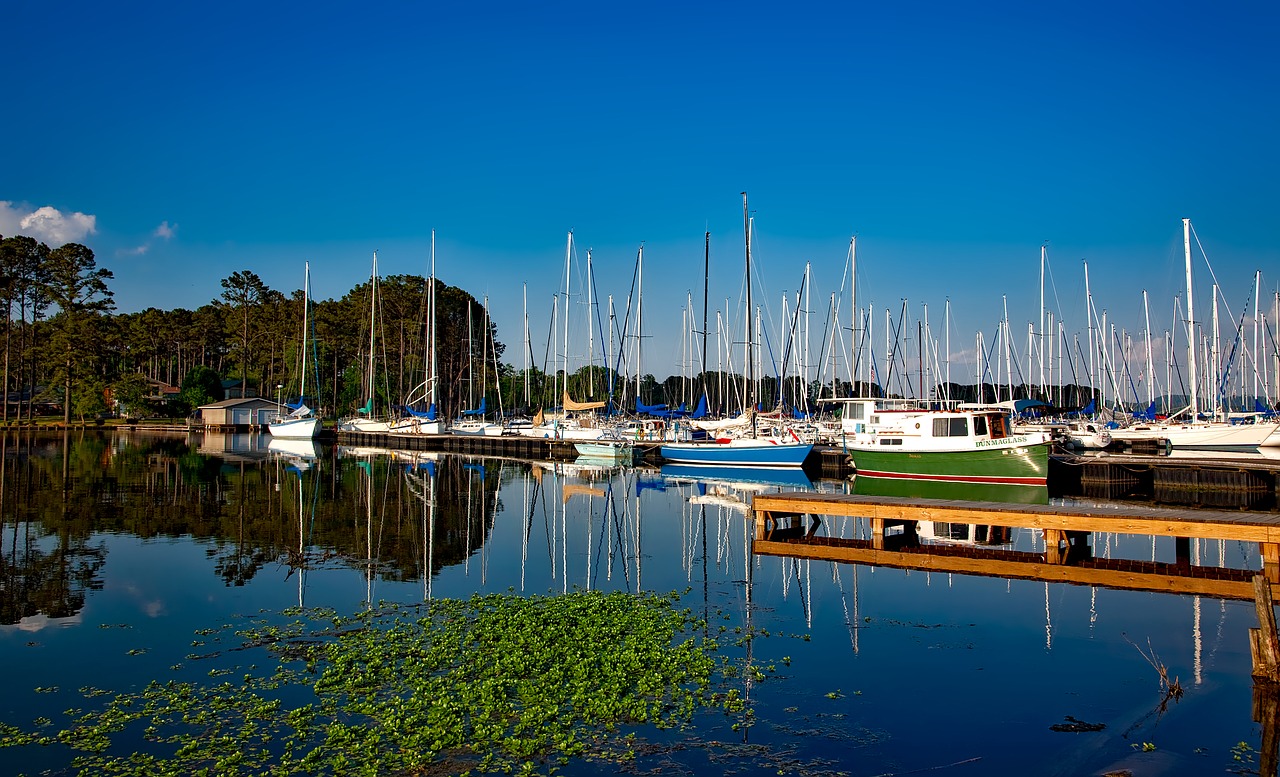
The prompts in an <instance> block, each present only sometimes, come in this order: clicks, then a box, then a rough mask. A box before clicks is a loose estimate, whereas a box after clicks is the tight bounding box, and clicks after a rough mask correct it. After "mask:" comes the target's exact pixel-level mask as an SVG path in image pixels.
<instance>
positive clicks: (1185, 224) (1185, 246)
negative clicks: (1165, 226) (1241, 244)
mask: <svg viewBox="0 0 1280 777" xmlns="http://www.w3.org/2000/svg"><path fill="white" fill-rule="evenodd" d="M1182 253H1183V255H1184V256H1185V257H1186V263H1187V357H1188V358H1187V375H1188V381H1189V382H1190V383H1191V421H1192V422H1193V423H1194V422H1195V420H1196V416H1197V415H1198V414H1199V412H1200V401H1199V399H1200V397H1199V394H1198V392H1197V388H1196V384H1197V378H1196V312H1195V311H1196V309H1195V305H1194V304H1193V302H1192V294H1191V219H1183V220H1182Z"/></svg>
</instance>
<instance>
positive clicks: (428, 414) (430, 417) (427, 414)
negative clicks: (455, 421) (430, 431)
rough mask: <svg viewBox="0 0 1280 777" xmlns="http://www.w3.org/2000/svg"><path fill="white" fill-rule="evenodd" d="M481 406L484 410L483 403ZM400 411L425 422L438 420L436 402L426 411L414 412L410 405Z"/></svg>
mask: <svg viewBox="0 0 1280 777" xmlns="http://www.w3.org/2000/svg"><path fill="white" fill-rule="evenodd" d="M480 406H481V407H482V408H483V407H484V402H483V401H481V403H480ZM400 409H401V410H403V411H404V413H405V415H407V416H412V417H413V418H421V419H422V420H423V421H434V420H436V403H435V402H432V403H431V406H430V407H428V408H427V409H426V410H414V409H413V408H411V407H409V406H408V405H405V406H404V407H402V408H400Z"/></svg>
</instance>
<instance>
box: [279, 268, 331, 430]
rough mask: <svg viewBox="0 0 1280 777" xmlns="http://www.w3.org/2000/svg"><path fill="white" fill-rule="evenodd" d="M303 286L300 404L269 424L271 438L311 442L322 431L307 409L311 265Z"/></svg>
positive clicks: (306, 271) (291, 407) (290, 406)
mask: <svg viewBox="0 0 1280 777" xmlns="http://www.w3.org/2000/svg"><path fill="white" fill-rule="evenodd" d="M305 268H306V269H305V272H304V280H303V284H302V360H301V361H302V370H301V372H302V379H301V381H300V382H299V386H298V404H297V405H288V403H286V406H287V407H289V408H290V409H291V412H289V413H287V414H286V413H284V412H283V411H282V412H281V413H279V414H277V415H276V417H275V418H274V419H272V420H271V421H270V422H268V423H267V430H268V431H269V432H271V436H272V437H275V438H279V439H288V440H310V439H313V438H314V437H315V436H316V434H317V433H318V432H319V431H320V417H319V416H317V415H316V414H315V412H314V411H312V409H311V408H309V407H307V399H306V398H307V348H308V335H309V334H310V332H309V329H310V324H311V319H310V307H311V263H310V262H307V263H306V265H305Z"/></svg>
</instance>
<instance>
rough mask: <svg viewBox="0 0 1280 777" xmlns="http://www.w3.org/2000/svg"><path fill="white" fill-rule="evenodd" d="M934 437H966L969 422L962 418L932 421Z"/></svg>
mask: <svg viewBox="0 0 1280 777" xmlns="http://www.w3.org/2000/svg"><path fill="white" fill-rule="evenodd" d="M933 436H934V437H968V436H969V422H968V420H967V419H966V418H965V417H964V416H961V417H959V418H935V419H933Z"/></svg>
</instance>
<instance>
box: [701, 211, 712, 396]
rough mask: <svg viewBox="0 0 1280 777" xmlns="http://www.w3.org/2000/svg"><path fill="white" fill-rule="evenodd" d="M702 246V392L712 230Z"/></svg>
mask: <svg viewBox="0 0 1280 777" xmlns="http://www.w3.org/2000/svg"><path fill="white" fill-rule="evenodd" d="M703 241H704V242H703V248H702V393H703V394H706V393H707V281H708V279H709V278H710V277H711V232H710V231H708V232H707V233H706V234H705V235H704V236H703Z"/></svg>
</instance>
